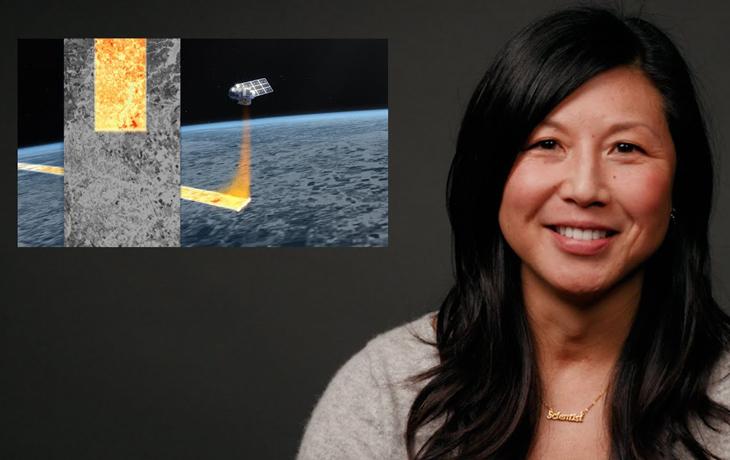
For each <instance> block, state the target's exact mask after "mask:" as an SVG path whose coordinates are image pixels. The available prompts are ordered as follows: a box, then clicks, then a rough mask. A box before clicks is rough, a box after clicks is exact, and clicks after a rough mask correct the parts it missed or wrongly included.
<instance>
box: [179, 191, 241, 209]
mask: <svg viewBox="0 0 730 460" xmlns="http://www.w3.org/2000/svg"><path fill="white" fill-rule="evenodd" d="M180 198H182V199H184V200H190V201H197V202H198V203H204V204H209V205H211V206H218V207H219V208H226V209H230V210H233V211H236V212H241V211H242V210H243V208H245V207H246V205H248V204H249V203H250V202H251V198H241V197H239V196H234V195H228V194H226V193H220V192H212V191H210V190H201V189H199V188H193V187H185V186H182V187H180Z"/></svg>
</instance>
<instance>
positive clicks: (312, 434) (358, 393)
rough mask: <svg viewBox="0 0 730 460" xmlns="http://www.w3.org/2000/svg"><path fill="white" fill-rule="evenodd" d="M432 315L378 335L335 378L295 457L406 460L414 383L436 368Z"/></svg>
mask: <svg viewBox="0 0 730 460" xmlns="http://www.w3.org/2000/svg"><path fill="white" fill-rule="evenodd" d="M433 315H434V314H433V313H429V314H427V315H424V316H421V317H420V318H418V319H416V320H415V321H411V322H409V323H407V324H404V325H401V326H398V327H396V328H394V329H391V330H389V331H387V332H384V333H382V334H379V335H377V336H376V337H374V338H373V339H371V340H370V341H369V342H368V343H367V345H366V346H365V347H364V348H363V349H362V350H360V351H359V352H358V353H356V354H355V355H354V356H353V357H351V358H350V359H349V360H348V361H347V362H346V363H345V364H344V365H343V366H342V367H341V368H340V369H339V370H338V371H337V373H336V374H335V376H334V377H333V378H332V380H331V381H330V383H329V384H328V385H327V389H326V390H325V391H324V393H323V394H322V396H321V397H320V399H319V401H318V402H317V405H316V407H315V408H314V411H313V412H312V416H311V417H310V419H309V422H308V423H307V427H306V429H305V432H304V437H303V438H302V442H301V445H300V447H299V453H298V455H297V458H298V459H300V460H303V459H315V458H316V459H320V460H325V459H330V458H331V459H341V458H395V457H404V455H405V450H404V443H403V438H402V436H403V432H404V429H405V423H406V421H407V418H408V411H409V410H410V406H411V404H412V403H413V399H414V398H415V397H416V395H417V394H418V391H420V388H422V386H423V385H424V384H425V382H419V381H414V380H412V379H411V377H413V376H414V375H417V374H420V373H422V372H424V371H426V370H428V369H430V368H432V367H433V366H435V365H436V364H438V352H437V349H436V347H435V346H434V344H435V333H434V330H433V327H432V318H433Z"/></svg>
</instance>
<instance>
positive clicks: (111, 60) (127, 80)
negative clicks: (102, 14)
mask: <svg viewBox="0 0 730 460" xmlns="http://www.w3.org/2000/svg"><path fill="white" fill-rule="evenodd" d="M94 128H95V129H96V131H146V130H147V40H146V39H144V38H97V39H96V40H94Z"/></svg>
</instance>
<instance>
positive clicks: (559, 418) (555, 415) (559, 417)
mask: <svg viewBox="0 0 730 460" xmlns="http://www.w3.org/2000/svg"><path fill="white" fill-rule="evenodd" d="M584 415H585V414H584V413H583V412H579V413H577V414H563V413H562V412H560V411H559V410H556V411H553V410H552V409H548V414H547V419H548V420H554V421H556V422H574V423H583V416H584Z"/></svg>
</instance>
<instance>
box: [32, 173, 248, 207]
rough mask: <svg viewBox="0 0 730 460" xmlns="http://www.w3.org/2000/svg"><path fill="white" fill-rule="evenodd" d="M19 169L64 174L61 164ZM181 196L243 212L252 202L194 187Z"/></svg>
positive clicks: (182, 188) (184, 191) (184, 188)
mask: <svg viewBox="0 0 730 460" xmlns="http://www.w3.org/2000/svg"><path fill="white" fill-rule="evenodd" d="M18 170H22V171H34V172H39V173H45V174H55V175H57V176H63V168H62V167H60V166H48V165H34V164H30V163H20V162H19V163H18ZM180 198H182V199H183V200H188V201H197V202H198V203H203V204H208V205H211V206H218V207H219V208H225V209H230V210H232V211H236V212H241V211H242V210H243V208H245V207H246V206H247V205H248V204H249V203H250V202H251V198H241V197H239V196H234V195H229V194H227V193H220V192H213V191H210V190H202V189H199V188H193V187H186V186H184V185H183V186H182V187H180Z"/></svg>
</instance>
